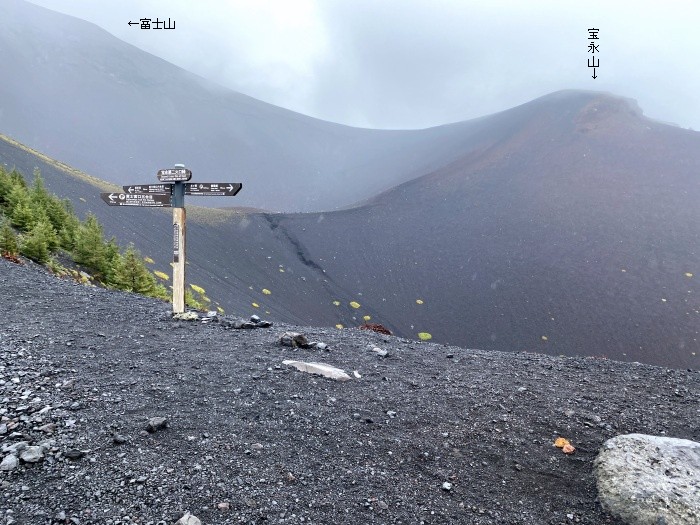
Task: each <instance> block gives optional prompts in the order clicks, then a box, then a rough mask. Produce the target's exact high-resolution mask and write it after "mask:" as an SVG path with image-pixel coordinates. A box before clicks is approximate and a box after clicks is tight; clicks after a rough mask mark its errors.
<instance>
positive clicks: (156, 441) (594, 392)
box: [0, 260, 700, 525]
mask: <svg viewBox="0 0 700 525" xmlns="http://www.w3.org/2000/svg"><path fill="white" fill-rule="evenodd" d="M0 313H1V319H2V322H1V324H0V418H1V419H0V446H2V451H3V452H2V454H1V455H0V460H2V467H0V485H1V486H0V524H3V525H9V524H13V523H14V524H50V523H51V524H54V523H56V524H57V523H60V524H70V523H74V524H112V525H116V524H136V523H138V524H142V525H145V524H152V525H155V524H168V525H169V524H172V523H175V522H177V521H178V520H181V518H183V516H185V515H186V513H187V512H189V513H191V515H193V516H196V517H197V518H198V520H201V522H202V523H203V524H205V525H207V524H228V523H231V524H233V523H256V524H257V523H275V524H277V523H279V524H284V523H289V524H292V523H303V524H314V523H315V524H326V523H329V524H330V523H353V524H365V523H368V524H369V523H373V524H374V523H376V524H383V523H387V524H388V523H396V524H398V523H402V524H413V523H416V524H417V523H425V524H443V523H465V524H570V523H581V524H590V525H600V524H606V523H607V524H617V523H623V522H622V521H621V520H619V519H618V518H615V517H613V516H611V515H609V514H607V513H606V512H605V511H604V510H603V509H602V508H601V506H600V504H599V502H598V498H597V490H596V481H595V477H594V468H593V462H594V459H595V458H596V456H597V454H598V451H599V449H600V448H601V445H602V444H603V442H605V441H606V440H607V439H609V438H611V437H613V436H616V435H619V434H628V433H643V434H653V435H659V436H671V437H677V438H683V439H689V440H693V441H700V427H699V426H698V424H697V423H698V420H699V416H700V410H699V406H698V396H699V395H700V373H698V371H690V370H688V371H686V370H670V369H664V368H658V367H653V366H648V365H643V364H623V363H618V362H612V361H607V360H599V359H583V358H581V359H578V358H552V357H547V356H543V355H537V354H508V353H495V352H484V351H479V350H468V349H463V348H456V347H447V346H440V345H435V344H429V343H424V342H417V341H411V340H406V339H400V338H395V337H391V336H386V335H382V334H378V333H374V332H367V331H361V330H354V329H350V330H348V329H344V330H336V329H323V328H300V327H291V326H287V325H280V324H277V323H275V324H274V325H273V326H272V327H268V328H256V329H235V328H233V325H234V322H232V321H231V319H232V317H229V318H227V319H224V320H223V322H222V320H213V321H210V322H207V323H203V322H201V321H178V320H173V319H172V318H171V316H170V314H169V305H166V304H164V303H161V302H157V301H154V300H149V299H145V298H142V297H140V296H136V295H132V294H126V293H115V292H110V291H107V290H103V289H98V288H91V287H85V286H82V285H78V284H75V283H72V282H69V281H62V280H58V279H56V278H54V277H53V276H51V275H49V274H47V273H46V272H45V271H43V270H41V269H38V268H36V267H34V266H33V265H31V264H25V265H24V266H19V265H16V264H12V263H10V262H7V261H5V260H0ZM248 314H249V312H247V313H246V315H248ZM273 321H274V320H273ZM380 321H381V320H380ZM290 330H293V331H296V332H303V333H304V334H305V335H306V336H307V337H308V339H309V340H311V341H318V342H322V343H324V344H325V345H327V348H325V349H319V348H316V347H313V348H308V349H304V348H298V347H296V348H295V347H288V346H282V345H281V344H280V342H279V338H280V336H281V335H282V334H283V333H284V332H286V331H290ZM321 347H322V345H321ZM376 348H378V349H379V350H380V351H379V352H378V351H376V350H373V349H376ZM384 352H386V355H384ZM659 352H663V349H659ZM285 360H297V361H316V362H322V363H326V364H329V365H332V366H335V367H338V368H341V369H343V370H344V371H345V372H346V373H347V374H348V375H349V376H350V379H349V380H347V381H337V380H333V379H327V378H324V377H320V376H316V375H310V374H308V373H305V372H302V371H299V370H297V368H295V367H294V366H289V365H285V364H283V361H285ZM560 437H563V438H566V439H567V440H568V441H569V443H570V444H571V446H572V447H573V448H575V451H573V452H571V453H569V454H566V453H564V452H563V450H562V449H561V448H557V447H555V446H554V442H555V440H556V439H557V438H560ZM8 458H10V459H8ZM12 458H14V459H12ZM190 521H191V522H193V523H194V521H193V519H191V520H190ZM182 522H183V521H182V520H181V523H182Z"/></svg>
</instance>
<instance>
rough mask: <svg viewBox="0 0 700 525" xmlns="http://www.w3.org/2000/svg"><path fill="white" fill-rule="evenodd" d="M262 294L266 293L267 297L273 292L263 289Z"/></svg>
mask: <svg viewBox="0 0 700 525" xmlns="http://www.w3.org/2000/svg"><path fill="white" fill-rule="evenodd" d="M262 293H264V294H265V295H270V294H271V293H272V292H271V291H270V290H268V289H267V288H263V289H262Z"/></svg>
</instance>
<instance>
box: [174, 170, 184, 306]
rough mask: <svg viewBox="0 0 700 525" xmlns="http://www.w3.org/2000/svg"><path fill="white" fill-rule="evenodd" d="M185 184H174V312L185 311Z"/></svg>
mask: <svg viewBox="0 0 700 525" xmlns="http://www.w3.org/2000/svg"><path fill="white" fill-rule="evenodd" d="M184 197H185V185H184V184H183V183H182V182H176V183H175V184H174V185H173V313H174V314H181V313H183V312H184V311H185V238H186V224H185V216H186V213H185V207H184Z"/></svg>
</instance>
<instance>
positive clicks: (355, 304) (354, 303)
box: [350, 301, 360, 309]
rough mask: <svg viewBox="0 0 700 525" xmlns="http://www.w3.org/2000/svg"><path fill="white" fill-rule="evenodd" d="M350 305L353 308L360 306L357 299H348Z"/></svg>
mask: <svg viewBox="0 0 700 525" xmlns="http://www.w3.org/2000/svg"><path fill="white" fill-rule="evenodd" d="M350 306H352V307H353V308H355V309H358V308H359V307H360V303H358V302H357V301H350Z"/></svg>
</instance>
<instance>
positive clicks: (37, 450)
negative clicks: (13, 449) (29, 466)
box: [19, 447, 44, 463]
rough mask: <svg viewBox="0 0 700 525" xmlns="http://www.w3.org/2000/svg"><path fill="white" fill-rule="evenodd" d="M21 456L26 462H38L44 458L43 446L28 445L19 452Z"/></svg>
mask: <svg viewBox="0 0 700 525" xmlns="http://www.w3.org/2000/svg"><path fill="white" fill-rule="evenodd" d="M19 458H20V459H21V460H22V461H24V462H25V463H37V462H39V461H41V460H42V459H44V449H43V448H42V447H27V448H25V449H24V450H22V452H20V454H19Z"/></svg>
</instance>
